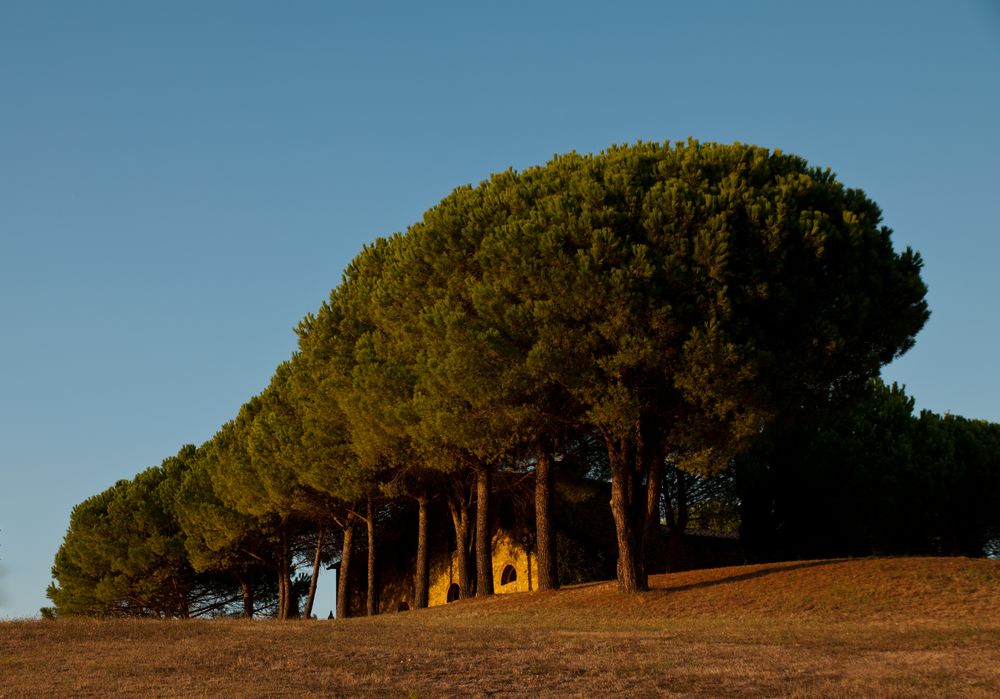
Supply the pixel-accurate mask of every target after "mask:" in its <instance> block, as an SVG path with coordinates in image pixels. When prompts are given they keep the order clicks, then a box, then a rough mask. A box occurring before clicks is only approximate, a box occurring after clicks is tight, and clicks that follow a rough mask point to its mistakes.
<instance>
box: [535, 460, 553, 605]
mask: <svg viewBox="0 0 1000 699" xmlns="http://www.w3.org/2000/svg"><path fill="white" fill-rule="evenodd" d="M552 480H553V479H552V455H551V454H550V453H549V452H548V450H547V449H539V450H538V457H537V460H536V462H535V547H536V551H535V555H536V557H537V559H538V589H539V590H554V589H556V588H558V587H559V571H558V566H557V559H556V537H555V532H554V531H553V529H552ZM528 555H529V559H530V555H531V554H530V552H529V554H528ZM528 584H529V585H530V584H531V572H530V568H529V572H528Z"/></svg>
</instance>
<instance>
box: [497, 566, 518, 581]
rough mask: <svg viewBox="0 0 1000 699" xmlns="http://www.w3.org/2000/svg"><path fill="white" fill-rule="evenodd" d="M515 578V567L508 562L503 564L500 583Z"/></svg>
mask: <svg viewBox="0 0 1000 699" xmlns="http://www.w3.org/2000/svg"><path fill="white" fill-rule="evenodd" d="M516 580H517V569H516V568H514V566H512V565H510V564H509V563H508V564H507V565H506V566H504V569H503V572H502V573H500V584H501V585H508V584H510V583H512V582H514V581H516Z"/></svg>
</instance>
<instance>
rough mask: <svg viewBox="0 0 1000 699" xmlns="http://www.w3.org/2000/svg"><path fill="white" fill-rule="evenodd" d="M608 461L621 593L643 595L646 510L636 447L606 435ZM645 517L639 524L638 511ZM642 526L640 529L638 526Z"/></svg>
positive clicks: (627, 440)
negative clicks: (641, 496) (640, 494)
mask: <svg viewBox="0 0 1000 699" xmlns="http://www.w3.org/2000/svg"><path fill="white" fill-rule="evenodd" d="M604 441H605V444H606V446H607V448H608V459H609V461H610V462H611V515H612V517H613V518H614V520H615V538H616V542H617V545H618V566H617V572H618V589H619V590H620V591H622V592H640V591H642V590H646V589H647V588H648V583H647V579H646V574H645V570H644V567H643V565H642V560H641V551H642V546H641V539H640V536H641V533H640V532H641V529H640V527H641V524H642V521H643V520H644V518H645V512H646V508H645V504H646V503H645V501H643V502H642V505H643V507H642V508H639V507H637V500H638V497H637V496H638V493H637V490H638V487H637V483H636V481H637V480H639V478H638V476H639V474H637V470H638V469H637V467H636V449H635V444H634V442H633V440H632V439H630V438H627V437H626V438H619V439H615V438H614V437H612V436H611V435H610V434H608V433H605V440H604ZM637 510H638V511H639V512H641V513H642V515H643V520H640V521H637V519H638V518H637V517H636V511H637ZM637 525H638V526H637Z"/></svg>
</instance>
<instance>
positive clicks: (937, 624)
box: [0, 558, 1000, 697]
mask: <svg viewBox="0 0 1000 699" xmlns="http://www.w3.org/2000/svg"><path fill="white" fill-rule="evenodd" d="M651 583H652V587H653V589H652V590H651V591H650V592H648V593H643V594H639V595H621V594H619V593H617V592H616V591H615V587H614V584H613V583H598V584H591V585H580V586H576V587H572V588H568V589H564V590H561V591H559V592H554V593H535V594H530V593H524V594H514V595H503V596H498V597H495V598H491V599H486V600H469V601H463V602H458V603H455V604H452V605H449V606H447V607H438V608H434V609H428V610H419V611H411V612H405V613H402V614H391V615H386V616H381V617H376V618H372V619H348V620H343V621H339V622H326V621H319V622H301V621H300V622H288V623H278V622H273V621H187V622H180V621H171V622H156V621H132V620H125V621H89V620H60V621H56V622H42V621H18V622H6V623H2V624H0V697H21V696H109V695H113V696H161V697H201V696H240V697H275V696H389V697H410V696H417V697H425V696H427V697H436V696H456V697H459V696H462V697H464V696H537V695H542V696H580V697H583V696H587V697H590V696H609V695H621V696H685V697H686V696H732V697H735V696H769V697H770V696H791V697H824V696H826V697H840V696H865V697H869V696H870V697H899V696H903V697H906V696H914V697H916V696H933V697H940V696H955V697H958V696H961V697H977V696H978V697H994V696H1000V564H998V563H995V562H991V561H983V560H969V559H956V558H948V559H930V558H912V559H905V558H899V559H865V560H834V561H811V562H804V563H803V562H799V563H783V564H770V565H759V566H745V567H739V568H720V569H714V570H703V571H693V572H689V573H680V574H673V575H660V576H655V577H654V578H653V579H652V580H651Z"/></svg>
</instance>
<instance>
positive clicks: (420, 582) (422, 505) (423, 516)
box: [413, 493, 430, 609]
mask: <svg viewBox="0 0 1000 699" xmlns="http://www.w3.org/2000/svg"><path fill="white" fill-rule="evenodd" d="M417 508H418V509H417V570H416V572H415V573H414V576H413V578H414V580H413V608H414V609H423V608H425V607H426V606H427V596H428V595H427V592H428V589H429V588H430V559H429V557H428V555H427V495H426V494H424V493H421V494H420V495H419V496H417Z"/></svg>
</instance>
